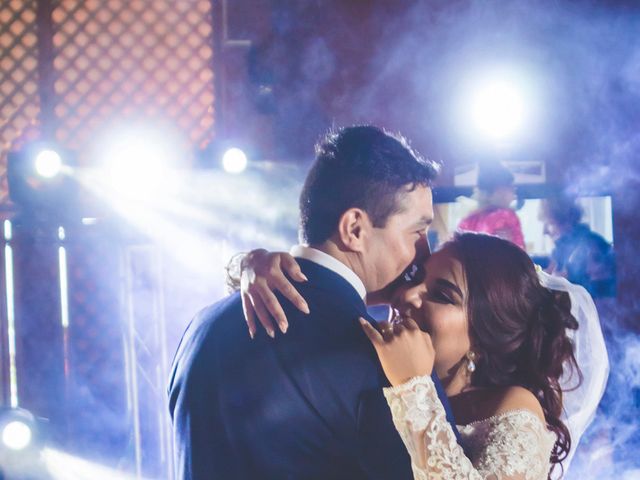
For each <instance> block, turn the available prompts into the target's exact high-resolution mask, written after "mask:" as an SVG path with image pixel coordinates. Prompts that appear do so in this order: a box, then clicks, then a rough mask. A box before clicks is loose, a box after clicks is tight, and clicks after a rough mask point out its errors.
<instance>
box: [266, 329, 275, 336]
mask: <svg viewBox="0 0 640 480" xmlns="http://www.w3.org/2000/svg"><path fill="white" fill-rule="evenodd" d="M267 335H269V336H270V337H271V338H276V332H274V331H273V330H272V329H268V330H267Z"/></svg>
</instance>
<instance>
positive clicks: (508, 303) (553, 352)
mask: <svg viewBox="0 0 640 480" xmlns="http://www.w3.org/2000/svg"><path fill="white" fill-rule="evenodd" d="M247 260H248V261H247ZM247 260H245V262H243V263H244V268H245V270H248V271H249V272H250V276H249V277H250V278H252V282H251V284H250V285H249V284H247V282H243V283H244V284H245V285H244V288H243V299H244V300H245V303H246V305H245V307H246V308H247V310H249V311H251V305H250V300H252V298H256V297H257V296H258V295H260V296H263V297H264V296H265V295H270V294H271V292H268V293H267V291H266V290H265V288H264V287H265V286H266V285H276V284H277V283H278V282H280V285H282V281H283V278H284V277H283V276H282V274H281V272H280V271H279V270H278V269H277V268H276V269H275V270H278V271H277V272H276V273H269V274H266V273H261V272H266V271H270V272H273V271H274V266H275V265H285V266H286V269H287V270H288V272H289V273H292V274H293V276H294V278H295V277H296V275H295V272H296V267H295V264H294V263H293V261H292V259H291V257H289V256H287V255H286V254H268V255H267V256H266V257H265V256H258V257H256V256H252V257H249V258H248V259H247ZM422 267H423V268H420V269H418V272H417V273H416V272H414V278H413V279H412V281H411V282H410V283H406V284H405V285H402V286H399V287H397V288H396V290H395V291H394V292H393V294H392V295H393V301H392V304H393V307H394V309H395V312H396V316H395V318H394V319H393V320H392V321H391V322H382V323H380V324H379V325H378V329H376V328H374V327H373V326H372V325H371V324H370V323H368V322H367V321H365V320H363V319H360V323H361V325H362V328H363V330H364V333H365V334H366V335H367V337H368V338H369V340H370V341H371V343H372V345H373V347H374V348H375V350H376V352H377V354H378V357H379V359H380V362H381V364H382V367H383V369H384V372H385V374H386V376H387V378H388V380H389V382H390V384H391V387H389V388H387V389H385V391H384V394H385V397H386V399H387V403H388V404H389V408H390V409H391V412H392V416H393V420H394V424H395V426H396V429H397V430H398V432H399V433H400V436H401V438H402V440H403V442H404V444H405V446H406V448H407V450H408V452H409V454H410V456H411V460H412V468H413V472H414V478H416V479H427V478H439V479H463V478H464V479H468V478H470V479H491V480H494V479H495V480H507V479H509V480H538V479H539V480H543V479H547V478H551V475H552V472H553V471H554V469H556V468H557V467H559V466H560V465H561V464H562V462H563V460H565V459H566V458H567V456H568V455H569V452H570V451H571V447H572V442H575V441H577V439H572V434H571V433H570V429H569V427H571V429H572V431H573V432H575V433H576V435H577V436H578V437H579V435H580V434H581V433H582V431H583V430H584V428H585V427H586V424H588V422H589V421H590V416H591V415H592V414H593V411H595V406H596V405H597V402H598V400H599V398H600V396H601V394H602V390H603V387H604V380H605V379H606V370H607V366H606V353H605V354H604V358H603V360H604V363H605V365H603V366H600V367H598V368H599V370H598V369H597V370H598V372H597V373H599V375H596V377H597V378H596V381H595V383H593V376H592V375H590V377H589V382H587V383H589V385H588V388H589V389H590V392H591V394H590V396H589V397H588V398H582V400H583V402H582V403H581V404H580V405H579V406H578V407H577V408H574V412H575V413H576V416H574V417H573V418H574V419H575V418H578V417H579V418H580V419H582V420H581V422H582V423H581V424H578V422H574V421H572V417H571V416H569V417H567V416H566V415H565V416H563V393H565V392H563V389H564V390H567V389H568V386H571V387H573V388H574V389H575V388H578V385H579V383H580V380H581V372H580V369H579V368H578V363H577V362H576V358H575V355H574V342H573V341H572V339H571V337H572V336H574V333H575V330H576V329H577V328H578V322H577V320H576V318H575V317H574V315H572V300H574V299H575V298H577V296H576V295H574V294H572V298H571V299H570V297H569V295H568V294H567V293H566V292H567V290H568V291H570V292H574V289H575V288H576V287H575V286H570V288H562V290H565V291H557V290H550V289H549V288H547V286H545V285H543V283H545V284H546V283H548V280H547V279H548V278H550V277H549V276H547V275H545V274H544V273H538V272H537V271H536V268H535V266H534V264H533V263H532V262H531V260H530V259H529V257H528V256H527V255H526V253H525V252H524V251H522V250H521V249H520V248H518V247H516V246H515V245H513V244H512V243H510V242H507V241H505V240H502V239H499V238H497V237H492V236H489V235H482V234H472V233H464V234H458V235H456V236H455V238H454V239H453V240H451V241H450V242H448V243H446V244H445V245H444V247H443V248H442V249H441V250H439V251H438V252H436V253H434V254H433V255H431V257H430V258H429V259H428V260H427V261H426V262H425V265H424V266H422ZM246 273H247V272H243V278H245V279H246V278H247V276H246V275H244V274H246ZM256 279H257V280H256ZM541 279H542V282H543V283H541ZM257 285H261V287H257ZM569 285H570V284H569ZM261 288H262V290H261ZM280 288H282V287H280ZM577 288H579V287H577ZM578 293H580V292H578ZM271 295H272V294H271ZM288 296H290V297H292V298H294V299H296V297H295V294H294V293H290V294H289V295H288ZM300 303H301V302H300V300H299V299H298V304H300ZM574 303H575V302H574ZM573 311H574V312H576V311H577V310H576V305H573ZM260 320H261V322H262V323H263V325H265V327H266V328H273V326H272V325H271V323H270V321H269V320H268V319H267V318H265V317H264V316H262V317H261V319H260ZM596 322H597V317H596ZM586 327H587V326H586V325H585V328H586ZM581 329H582V325H581ZM591 329H592V330H593V324H591ZM597 330H598V331H597V332H596V333H598V334H599V333H600V332H599V328H598V329H597ZM591 333H593V331H592V332H591ZM596 340H598V341H599V342H600V343H601V336H600V337H599V338H598V339H596ZM596 343H597V344H598V345H599V343H598V342H596ZM434 369H435V372H436V373H437V375H438V376H439V377H440V379H441V380H442V384H443V386H444V387H445V391H446V394H447V396H448V398H449V401H450V403H451V406H452V409H453V413H454V416H455V418H456V423H457V424H458V429H459V432H460V435H461V438H462V445H463V446H460V445H459V444H458V443H457V441H456V437H455V435H454V432H453V430H452V428H451V426H450V425H449V424H448V423H447V421H446V418H445V412H444V408H443V406H442V404H441V403H440V400H439V399H438V397H437V394H436V391H435V388H434V385H433V382H432V380H431V378H430V375H431V373H432V371H433V370H434ZM589 373H591V372H589ZM580 388H582V387H580ZM594 390H595V391H596V393H595V394H593V391H594ZM594 398H595V403H594ZM565 406H566V405H565ZM585 409H586V410H587V411H585ZM569 413H572V412H569ZM585 418H586V423H585ZM463 447H464V449H463ZM562 470H563V468H562V467H560V468H557V470H556V472H555V473H554V476H556V477H557V476H560V475H561V474H562Z"/></svg>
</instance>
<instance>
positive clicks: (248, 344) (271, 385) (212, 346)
mask: <svg viewBox="0 0 640 480" xmlns="http://www.w3.org/2000/svg"><path fill="white" fill-rule="evenodd" d="M299 263H300V265H301V267H302V270H303V272H304V273H305V274H306V276H307V277H308V279H309V281H308V282H306V283H301V284H297V285H296V287H297V288H298V290H299V291H300V293H301V294H302V295H303V296H304V298H305V299H306V301H307V302H308V304H309V308H310V310H311V314H310V315H305V314H303V313H301V312H299V311H298V310H297V309H295V308H294V307H293V306H292V305H291V304H290V303H288V302H286V301H285V300H283V299H280V300H281V302H282V304H283V306H284V310H285V313H286V314H287V318H288V319H289V324H290V327H289V331H288V332H287V334H286V335H280V334H278V335H277V336H276V338H275V339H274V340H272V339H271V338H269V337H267V335H266V334H265V333H264V332H259V334H258V335H257V337H256V339H255V340H251V339H250V338H249V335H248V333H247V326H246V323H245V321H244V319H243V314H242V306H241V303H240V298H239V296H238V294H235V295H232V296H230V297H229V298H226V299H224V300H222V301H221V302H219V303H217V304H215V305H212V306H210V307H208V308H206V309H204V310H203V311H201V312H200V313H199V314H198V315H197V316H196V317H195V318H194V320H193V321H192V322H191V324H190V325H189V327H188V328H187V331H186V332H185V334H184V336H183V338H182V340H181V342H180V346H179V348H178V351H177V353H176V356H175V359H174V363H173V370H172V375H171V379H170V385H169V396H170V398H169V405H170V412H171V416H172V419H173V425H174V427H173V428H174V446H175V449H176V456H175V458H176V462H177V465H176V468H177V472H178V478H179V479H197V480H204V479H236V478H237V479H244V478H247V479H248V478H251V479H256V478H269V479H278V480H283V479H340V478H345V479H347V478H348V479H360V478H377V479H394V480H399V479H411V478H412V473H411V465H410V459H409V456H408V454H407V452H406V450H405V448H404V446H403V444H402V441H401V440H400V437H399V435H398V433H397V432H396V430H395V428H394V426H393V423H392V420H391V413H390V411H389V408H388V406H387V404H386V401H385V399H384V397H383V394H382V387H384V386H388V383H387V380H386V378H385V377H384V374H383V372H382V370H381V367H380V364H379V362H378V360H377V357H376V354H375V351H374V349H373V347H372V346H371V345H370V343H369V340H368V339H367V338H366V336H365V335H364V333H363V332H362V329H361V327H360V325H359V323H358V317H359V316H362V317H365V318H369V317H368V316H367V312H366V308H365V305H364V302H363V301H362V299H361V298H360V297H359V296H358V294H357V292H356V290H355V289H354V288H353V287H352V286H351V285H350V284H349V283H348V282H347V281H346V280H345V279H343V278H342V277H341V276H339V275H338V274H336V273H334V272H332V271H330V270H328V269H326V268H324V267H321V266H319V265H317V264H315V263H312V262H309V261H307V260H302V259H299ZM438 386H439V382H438ZM441 398H444V395H441ZM447 408H448V407H447Z"/></svg>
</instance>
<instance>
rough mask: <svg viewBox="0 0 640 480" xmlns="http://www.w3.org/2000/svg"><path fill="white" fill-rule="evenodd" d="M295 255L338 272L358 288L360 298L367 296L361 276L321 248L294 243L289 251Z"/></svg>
mask: <svg viewBox="0 0 640 480" xmlns="http://www.w3.org/2000/svg"><path fill="white" fill-rule="evenodd" d="M289 253H290V254H291V255H293V256H294V257H299V258H304V259H305V260H309V261H310V262H313V263H317V264H318V265H321V266H323V267H325V268H328V269H329V270H331V271H332V272H334V273H337V274H338V275H340V276H341V277H342V278H344V279H345V280H346V281H347V282H349V283H350V284H351V286H352V287H353V288H355V289H356V291H357V292H358V295H360V298H362V299H363V300H364V298H365V297H366V296H367V289H366V288H365V286H364V283H362V280H360V277H358V275H356V274H355V272H354V271H353V270H351V269H350V268H349V267H347V266H346V265H345V264H344V263H342V262H341V261H340V260H338V259H337V258H334V257H332V256H331V255H329V254H326V253H324V252H321V251H320V250H318V249H316V248H312V247H308V246H306V245H294V246H293V247H291V250H290V252H289Z"/></svg>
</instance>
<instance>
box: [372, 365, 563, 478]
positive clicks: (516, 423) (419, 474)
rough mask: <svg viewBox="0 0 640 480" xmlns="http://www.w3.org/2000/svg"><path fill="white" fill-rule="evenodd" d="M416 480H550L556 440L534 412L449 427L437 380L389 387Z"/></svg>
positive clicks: (389, 399)
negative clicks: (459, 442)
mask: <svg viewBox="0 0 640 480" xmlns="http://www.w3.org/2000/svg"><path fill="white" fill-rule="evenodd" d="M384 395H385V397H386V399H387V403H388V404H389V407H390V408H391V414H392V416H393V422H394V424H395V426H396V429H397V430H398V432H399V433H400V437H401V438H402V441H403V442H404V444H405V446H406V448H407V450H408V451H409V454H410V455H411V463H412V468H413V473H414V479H415V480H426V479H441V480H462V479H465V480H467V479H472V480H480V479H482V480H546V479H547V478H548V475H549V470H550V467H551V465H550V460H549V459H550V455H551V450H552V448H553V445H554V443H555V441H556V436H555V434H554V433H553V432H550V431H549V430H547V428H546V426H545V424H544V423H543V422H542V421H541V420H540V419H539V418H538V417H537V416H536V415H535V414H534V413H532V412H529V411H528V410H513V411H508V412H505V413H501V414H499V415H496V416H494V417H490V418H487V419H485V420H480V421H478V422H473V423H471V424H469V425H465V426H461V427H458V430H459V432H460V436H461V438H462V442H463V443H464V445H465V447H466V448H467V454H468V455H469V458H470V459H469V458H468V457H467V456H466V455H465V452H464V451H463V449H462V447H461V446H460V445H459V444H458V443H457V441H456V437H455V435H454V433H453V430H452V429H451V426H450V425H449V424H448V423H447V420H446V417H445V411H444V407H443V406H442V403H441V402H440V400H439V399H438V396H437V393H436V389H435V386H434V384H433V381H432V380H431V377H429V376H424V377H416V378H413V379H412V380H410V381H409V382H407V383H404V384H402V385H398V386H397V387H391V388H386V389H384Z"/></svg>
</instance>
